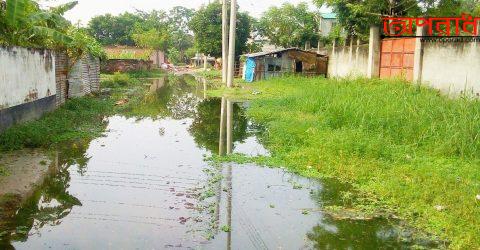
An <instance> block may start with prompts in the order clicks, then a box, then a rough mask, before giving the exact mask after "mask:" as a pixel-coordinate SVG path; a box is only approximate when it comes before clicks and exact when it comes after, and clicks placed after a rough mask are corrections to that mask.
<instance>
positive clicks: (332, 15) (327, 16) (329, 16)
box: [321, 13, 337, 19]
mask: <svg viewBox="0 0 480 250" xmlns="http://www.w3.org/2000/svg"><path fill="white" fill-rule="evenodd" d="M321 16H322V18H324V19H336V18H337V13H324V14H321Z"/></svg>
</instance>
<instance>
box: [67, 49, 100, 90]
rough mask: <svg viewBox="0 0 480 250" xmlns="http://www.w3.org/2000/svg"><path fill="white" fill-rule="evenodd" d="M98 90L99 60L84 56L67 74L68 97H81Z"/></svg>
mask: <svg viewBox="0 0 480 250" xmlns="http://www.w3.org/2000/svg"><path fill="white" fill-rule="evenodd" d="M99 90H100V60H99V59H98V58H94V57H92V56H89V55H87V56H84V57H82V58H81V59H80V60H78V61H77V62H76V63H75V64H74V65H73V67H72V68H71V69H70V72H69V74H68V97H81V96H84V95H87V94H90V93H94V92H98V91H99Z"/></svg>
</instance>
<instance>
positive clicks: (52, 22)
mask: <svg viewBox="0 0 480 250" xmlns="http://www.w3.org/2000/svg"><path fill="white" fill-rule="evenodd" d="M77 4H78V2H77V1H72V2H67V3H65V4H62V5H59V6H56V7H52V8H50V9H42V8H41V7H40V5H39V4H38V3H37V2H36V1H33V0H6V1H3V0H0V45H4V46H23V47H34V48H50V49H59V50H66V51H67V52H68V53H69V54H70V55H71V56H72V57H73V58H76V57H80V56H81V55H83V54H84V53H90V54H92V55H94V56H103V55H104V52H103V49H102V48H101V46H100V45H99V44H98V42H97V41H96V40H95V39H94V38H92V37H91V36H89V35H88V34H87V33H86V32H85V31H84V30H82V29H79V28H75V27H74V26H72V24H71V23H70V22H69V21H67V20H66V19H65V18H64V17H63V15H64V14H65V13H66V12H67V11H69V10H71V9H73V8H74V7H75V6H76V5H77Z"/></svg>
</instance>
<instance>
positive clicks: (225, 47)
mask: <svg viewBox="0 0 480 250" xmlns="http://www.w3.org/2000/svg"><path fill="white" fill-rule="evenodd" d="M227 61H228V0H222V83H223V84H227V70H228V62H227Z"/></svg>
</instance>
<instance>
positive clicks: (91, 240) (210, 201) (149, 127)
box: [0, 76, 429, 249]
mask: <svg viewBox="0 0 480 250" xmlns="http://www.w3.org/2000/svg"><path fill="white" fill-rule="evenodd" d="M192 82H195V81H194V80H193V79H190V78H188V76H184V78H170V79H168V78H162V79H157V80H153V81H152V85H151V86H149V87H148V91H149V94H147V95H146V96H145V97H144V100H143V101H142V104H141V105H139V106H136V107H133V108H132V109H130V110H127V111H126V112H125V113H124V114H121V115H120V114H119V115H116V116H112V117H107V118H105V120H104V123H105V134H104V136H103V137H100V138H97V139H95V140H93V141H86V142H76V143H74V144H69V145H65V146H63V147H61V148H59V150H58V153H57V154H56V157H55V166H53V167H55V168H56V174H55V175H54V176H52V177H50V178H49V179H47V180H46V182H45V184H44V185H43V186H42V187H41V188H39V189H38V190H37V191H36V192H35V195H34V196H33V197H32V198H31V199H29V200H28V201H27V202H26V204H24V205H23V207H22V208H20V209H19V210H18V211H17V213H16V216H15V217H14V218H12V219H11V221H8V222H6V223H1V224H4V225H6V226H5V228H0V249H4V248H5V249H9V248H15V249H164V248H172V249H192V248H194V249H198V248H200V249H368V248H409V247H411V246H412V245H413V244H421V245H422V242H420V243H419V242H415V243H414V242H412V241H411V240H410V236H411V235H409V234H408V233H406V232H404V231H402V230H400V229H399V228H400V227H398V225H397V223H396V222H389V221H387V220H382V219H370V220H348V219H338V218H337V219H335V218H334V217H333V216H330V215H327V214H326V213H324V212H323V210H322V208H323V207H324V206H326V205H335V204H339V199H340V195H339V193H340V192H341V191H346V190H348V187H345V186H342V185H339V184H338V183H335V182H331V181H323V182H320V181H318V180H311V179H307V178H303V177H299V176H296V175H294V174H290V173H287V172H286V171H284V170H282V169H271V168H263V167H259V166H255V165H252V164H244V165H239V164H223V165H221V166H218V165H215V164H211V163H210V162H209V161H208V160H207V157H209V156H211V155H217V154H230V153H242V154H246V155H250V156H257V155H262V156H268V155H269V152H268V150H267V149H266V148H265V147H264V146H262V144H261V139H262V134H263V133H264V129H263V128H262V126H259V125H258V124H255V123H253V122H252V121H249V120H248V119H247V118H246V116H245V110H246V109H247V108H248V104H244V103H237V102H233V101H230V100H226V99H225V98H223V99H208V98H206V96H205V95H204V92H203V90H204V89H205V88H206V85H205V84H206V83H205V82H203V83H201V84H198V85H196V84H193V83H192ZM428 244H429V243H428V242H427V243H424V244H423V245H424V246H427V247H428V246H429V245H428Z"/></svg>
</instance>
